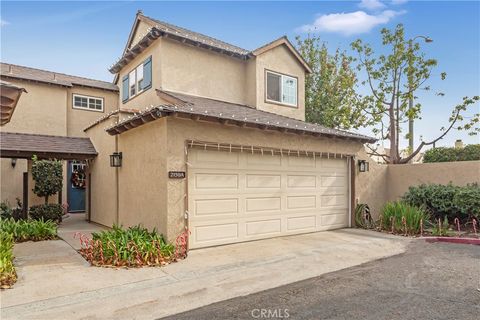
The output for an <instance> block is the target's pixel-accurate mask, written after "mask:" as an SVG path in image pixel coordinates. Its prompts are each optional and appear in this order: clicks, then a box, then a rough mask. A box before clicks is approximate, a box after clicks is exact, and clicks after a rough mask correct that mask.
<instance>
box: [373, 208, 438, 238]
mask: <svg viewBox="0 0 480 320" xmlns="http://www.w3.org/2000/svg"><path fill="white" fill-rule="evenodd" d="M428 219H429V216H428V214H427V213H426V211H425V210H424V209H423V208H422V207H416V206H412V205H410V204H408V203H405V202H402V201H394V202H388V203H387V204H386V205H385V206H384V207H383V210H382V212H381V214H380V221H379V226H380V228H381V229H383V230H388V231H390V232H392V233H399V234H404V235H417V234H420V233H421V232H422V228H423V224H424V223H425V222H426V221H428Z"/></svg>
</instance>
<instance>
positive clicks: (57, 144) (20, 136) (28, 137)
mask: <svg viewBox="0 0 480 320" xmlns="http://www.w3.org/2000/svg"><path fill="white" fill-rule="evenodd" d="M0 153H1V157H2V158H27V159H30V158H31V157H32V156H33V155H37V156H38V157H39V158H57V159H88V158H94V157H95V156H96V155H97V151H96V150H95V147H94V146H93V144H92V142H91V141H90V139H89V138H73V137H62V136H50V135H42V134H28V133H12V132H0Z"/></svg>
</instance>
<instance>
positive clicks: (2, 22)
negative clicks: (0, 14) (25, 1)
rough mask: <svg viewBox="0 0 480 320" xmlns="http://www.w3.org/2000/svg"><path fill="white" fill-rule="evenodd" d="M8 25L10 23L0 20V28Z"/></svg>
mask: <svg viewBox="0 0 480 320" xmlns="http://www.w3.org/2000/svg"><path fill="white" fill-rule="evenodd" d="M9 24H10V22H8V21H5V20H3V19H0V27H5V26H6V25H9Z"/></svg>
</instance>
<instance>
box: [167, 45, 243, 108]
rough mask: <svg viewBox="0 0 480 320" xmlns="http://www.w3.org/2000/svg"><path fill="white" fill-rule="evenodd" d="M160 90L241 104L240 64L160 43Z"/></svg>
mask: <svg viewBox="0 0 480 320" xmlns="http://www.w3.org/2000/svg"><path fill="white" fill-rule="evenodd" d="M162 41H163V44H162V48H161V57H160V63H161V64H162V68H161V69H162V84H161V86H162V88H163V89H166V90H171V91H176V92H183V93H186V94H191V95H196V96H202V97H209V98H213V99H218V100H223V101H229V102H234V103H240V104H245V67H246V63H245V62H244V61H242V60H239V59H235V58H232V57H229V56H227V55H224V54H220V53H216V52H213V51H210V50H205V49H201V48H197V47H193V46H189V45H185V44H182V43H179V42H177V41H173V40H170V39H162Z"/></svg>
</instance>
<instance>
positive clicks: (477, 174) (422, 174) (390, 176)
mask: <svg viewBox="0 0 480 320" xmlns="http://www.w3.org/2000/svg"><path fill="white" fill-rule="evenodd" d="M387 182H388V183H387V188H386V189H387V190H388V193H387V197H386V199H385V200H386V201H392V200H397V199H398V198H400V197H401V196H403V194H404V193H405V192H406V191H407V190H408V187H410V186H417V185H420V184H422V183H438V184H448V183H450V182H451V183H452V184H454V185H458V186H464V185H466V184H468V183H473V182H477V183H480V161H459V162H437V163H418V164H406V165H389V166H388V170H387Z"/></svg>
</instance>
